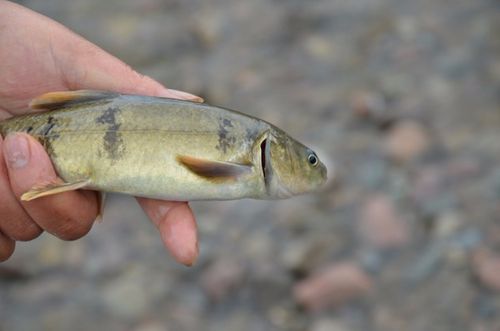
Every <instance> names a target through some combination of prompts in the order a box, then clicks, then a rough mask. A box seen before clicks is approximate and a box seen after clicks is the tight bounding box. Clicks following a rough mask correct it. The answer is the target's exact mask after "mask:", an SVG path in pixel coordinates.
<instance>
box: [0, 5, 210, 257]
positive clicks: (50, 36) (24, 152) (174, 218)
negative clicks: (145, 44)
mask: <svg viewBox="0 0 500 331" xmlns="http://www.w3.org/2000/svg"><path fill="white" fill-rule="evenodd" d="M0 60H1V62H0V120H2V119H5V118H8V117H11V116H16V115H21V114H24V113H28V112H32V111H33V110H31V109H29V108H28V103H29V102H30V100H31V99H33V98H34V97H36V96H38V95H41V94H43V93H45V92H50V91H62V90H78V89H95V90H112V91H117V92H124V93H131V94H143V95H152V96H162V97H170V98H178V99H189V100H195V101H201V99H200V98H199V97H196V96H194V95H191V94H188V93H185V92H180V91H176V90H171V89H167V88H165V87H163V86H162V85H161V84H159V83H158V82H156V81H154V80H152V79H151V78H149V77H146V76H142V75H140V74H138V73H137V72H135V71H134V70H132V69H131V68H130V67H128V66H127V65H125V64H124V63H123V62H121V61H120V60H118V59H116V58H115V57H113V56H111V55H110V54H108V53H106V52H105V51H103V50H102V49H100V48H98V47H97V46H95V45H94V44H92V43H90V42H88V41H87V40H85V39H83V38H82V37H80V36H78V35H76V34H74V33H73V32H71V31H69V30H68V29H67V28H65V27H64V26H62V25H60V24H59V23H57V22H54V21H52V20H51V19H49V18H47V17H45V16H42V15H40V14H38V13H35V12H33V11H31V10H29V9H26V8H24V7H21V6H19V5H17V4H14V3H12V2H9V1H4V0H0ZM4 138H5V139H4V140H2V137H1V136H0V261H4V260H6V259H8V258H9V257H10V256H11V255H12V253H13V252H14V248H15V242H16V241H27V240H32V239H34V238H36V237H38V236H39V235H40V234H41V233H42V232H43V231H47V232H49V233H51V234H53V235H55V236H57V237H59V238H61V239H64V240H74V239H78V238H80V237H82V236H84V235H85V234H87V232H88V231H90V228H91V227H92V224H93V222H94V220H95V219H96V216H97V213H98V201H97V199H98V197H97V195H96V193H95V192H92V191H74V192H66V193H61V194H57V195H52V196H47V197H43V198H40V199H36V200H33V201H29V202H25V201H21V200H20V196H21V194H23V193H24V192H26V191H28V190H29V189H30V188H31V187H32V186H33V185H35V184H37V183H43V182H48V181H51V180H54V179H55V178H56V177H57V175H56V173H55V171H54V168H53V166H52V163H51V161H50V159H49V157H48V155H47V154H46V153H45V151H44V149H43V147H42V146H41V145H40V144H39V143H38V142H37V141H36V140H35V139H33V138H32V137H30V136H28V135H26V134H20V133H18V134H12V135H8V136H7V137H4ZM2 151H3V153H2ZM137 200H138V201H139V204H140V205H141V206H142V208H143V209H144V211H145V212H146V214H147V215H148V216H149V218H150V219H151V220H152V221H153V223H154V224H155V225H156V227H157V228H158V230H159V232H160V234H161V237H162V240H163V242H164V244H165V246H166V247H167V249H168V250H169V251H170V253H171V254H172V256H173V257H174V258H175V260H177V261H178V262H180V263H183V264H185V265H191V264H193V263H194V262H195V260H196V258H197V256H198V239H197V233H196V223H195V219H194V216H193V213H192V211H191V209H190V208H189V205H188V204H187V203H185V202H171V201H160V200H151V199H144V198H138V199H137Z"/></svg>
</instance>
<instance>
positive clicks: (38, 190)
mask: <svg viewBox="0 0 500 331" xmlns="http://www.w3.org/2000/svg"><path fill="white" fill-rule="evenodd" d="M88 184H89V180H82V181H78V182H75V183H64V182H58V183H48V184H44V185H37V186H34V187H32V188H31V189H30V190H29V191H28V192H26V193H24V194H23V195H22V196H21V200H23V201H31V200H34V199H37V198H41V197H44V196H47V195H52V194H58V193H63V192H68V191H75V190H78V189H81V188H84V187H85V186H87V185H88Z"/></svg>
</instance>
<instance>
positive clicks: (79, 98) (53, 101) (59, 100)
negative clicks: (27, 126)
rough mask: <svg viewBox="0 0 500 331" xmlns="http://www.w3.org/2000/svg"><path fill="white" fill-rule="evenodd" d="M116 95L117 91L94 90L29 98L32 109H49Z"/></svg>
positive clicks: (53, 93)
mask: <svg viewBox="0 0 500 331" xmlns="http://www.w3.org/2000/svg"><path fill="white" fill-rule="evenodd" d="M116 96H118V93H115V92H108V91H94V90H79V91H61V92H49V93H45V94H42V95H40V96H38V97H36V98H35V99H33V100H31V103H30V107H31V108H32V109H46V110H51V109H56V108H60V107H63V106H67V105H75V104H79V103H85V102H90V101H96V100H105V99H111V98H114V97H116Z"/></svg>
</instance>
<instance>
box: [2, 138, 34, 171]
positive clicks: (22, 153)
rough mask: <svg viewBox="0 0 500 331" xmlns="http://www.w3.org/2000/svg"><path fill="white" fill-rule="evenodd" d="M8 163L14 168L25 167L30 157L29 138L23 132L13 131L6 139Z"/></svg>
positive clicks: (5, 148)
mask: <svg viewBox="0 0 500 331" xmlns="http://www.w3.org/2000/svg"><path fill="white" fill-rule="evenodd" d="M4 144H5V147H4V151H5V158H6V159H7V165H8V166H9V167H10V168H12V169H21V168H24V167H25V166H26V165H27V164H28V162H29V159H30V149H29V143H28V139H26V137H25V136H24V135H22V134H18V133H11V134H9V135H7V137H6V138H5V141H4Z"/></svg>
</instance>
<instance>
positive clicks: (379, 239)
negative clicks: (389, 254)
mask: <svg viewBox="0 0 500 331" xmlns="http://www.w3.org/2000/svg"><path fill="white" fill-rule="evenodd" d="M358 232H359V234H360V236H361V238H362V239H363V240H364V241H365V242H366V243H367V244H368V245H370V246H374V247H376V248H379V249H390V248H397V247H401V246H403V245H405V244H407V243H408V242H409V241H410V233H409V228H408V225H407V223H406V220H405V219H404V218H403V217H402V215H400V213H399V212H398V211H397V210H396V206H395V205H394V203H393V202H392V200H391V199H390V198H389V197H388V196H387V195H385V194H378V195H374V196H371V197H369V198H368V199H367V200H366V202H365V203H364V204H363V206H362V207H361V215H360V219H359V222H358Z"/></svg>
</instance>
